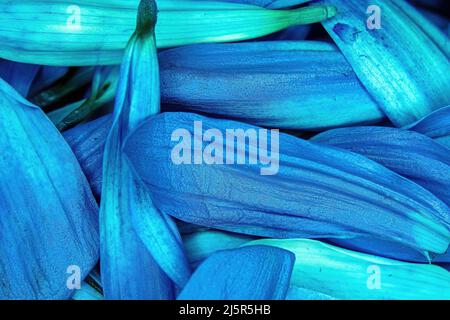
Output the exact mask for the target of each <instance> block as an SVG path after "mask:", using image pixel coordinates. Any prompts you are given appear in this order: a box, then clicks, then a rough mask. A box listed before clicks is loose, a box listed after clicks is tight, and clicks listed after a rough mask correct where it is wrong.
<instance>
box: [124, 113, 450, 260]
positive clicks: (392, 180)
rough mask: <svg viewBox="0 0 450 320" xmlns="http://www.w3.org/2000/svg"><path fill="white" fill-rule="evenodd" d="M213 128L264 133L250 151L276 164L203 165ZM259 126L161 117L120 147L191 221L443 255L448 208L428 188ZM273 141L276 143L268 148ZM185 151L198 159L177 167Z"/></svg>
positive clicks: (164, 206)
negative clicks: (367, 240) (365, 239)
mask: <svg viewBox="0 0 450 320" xmlns="http://www.w3.org/2000/svg"><path fill="white" fill-rule="evenodd" d="M199 126H201V128H200V127H199ZM194 127H196V128H197V129H194ZM210 129H215V130H216V132H217V131H218V132H219V133H216V134H217V136H218V137H219V138H220V136H219V134H220V135H221V136H222V137H226V131H227V130H228V131H229V130H242V131H241V132H245V131H247V130H250V132H254V133H255V132H256V133H255V135H258V134H260V135H261V140H260V143H261V144H260V148H259V149H257V150H254V149H253V151H252V154H253V155H255V152H258V153H259V159H261V156H263V157H264V159H265V157H270V156H269V155H268V152H267V151H268V149H269V145H272V146H273V147H270V150H271V158H270V161H265V160H267V159H265V160H264V162H265V163H264V164H262V163H257V164H249V161H248V160H247V161H245V164H236V163H235V164H228V165H227V164H225V160H224V159H222V160H223V161H222V162H221V161H220V158H219V159H218V160H217V163H216V164H206V163H205V162H203V160H202V159H203V155H204V154H205V152H206V151H205V152H204V151H203V150H204V149H205V148H206V146H208V145H210V143H207V142H206V141H203V140H202V137H203V131H205V132H206V130H210ZM260 129H261V128H258V127H253V126H250V125H247V124H244V123H239V122H234V121H229V120H217V119H211V118H207V117H203V116H199V115H195V114H190V113H165V114H161V115H157V116H154V117H151V118H149V119H148V120H146V121H145V122H144V123H143V124H142V125H141V126H139V128H137V129H136V130H135V131H134V132H133V133H132V134H131V135H130V136H129V137H128V140H127V142H126V143H125V147H124V150H125V154H126V156H127V157H128V158H129V160H130V161H131V163H132V165H133V166H134V168H135V169H136V171H137V173H138V174H139V175H140V177H141V178H142V180H143V181H144V183H145V184H146V185H147V187H148V188H149V189H150V190H151V191H152V194H153V195H154V203H155V205H156V206H157V207H158V208H159V209H160V210H161V211H162V212H165V213H168V214H170V215H173V216H175V217H177V218H179V219H180V220H183V221H186V222H190V223H194V224H199V225H203V226H208V227H213V228H217V229H222V230H229V231H233V232H238V233H245V234H253V235H259V236H268V237H281V238H287V237H308V238H310V237H311V238H321V237H322V238H323V237H329V238H353V237H357V236H362V235H364V236H369V237H372V238H375V239H377V238H380V239H387V240H391V241H394V242H398V243H402V244H403V245H405V246H408V247H411V248H413V249H415V250H417V251H419V252H421V253H426V252H427V251H430V252H435V253H443V252H445V251H446V250H447V248H448V245H449V241H450V233H449V230H448V224H445V223H444V222H443V221H446V220H445V219H446V218H447V217H448V211H449V208H448V207H447V206H446V205H445V204H444V203H443V202H441V201H440V200H439V199H437V198H436V197H435V196H434V195H433V194H431V193H430V192H429V191H427V190H425V189H424V188H422V187H420V186H419V185H417V184H415V183H413V182H411V181H409V180H407V179H405V178H403V177H401V176H399V175H397V174H395V173H394V172H392V171H390V170H388V169H386V168H385V167H383V166H381V165H379V164H377V163H376V162H374V161H371V160H369V159H367V158H365V157H363V156H361V155H358V154H355V153H351V152H348V151H344V150H340V149H337V148H332V147H327V146H323V145H319V144H314V143H310V142H307V141H304V140H302V139H298V138H295V137H293V136H289V135H286V134H279V139H278V140H279V141H277V133H276V132H272V133H271V137H269V134H268V132H266V131H264V130H263V131H261V130H262V129H261V130H260ZM252 130H254V131H252ZM180 132H182V133H183V135H182V136H181V138H180V136H178V138H175V139H174V138H173V136H172V135H173V134H174V133H176V134H178V133H180ZM210 132H211V131H210ZM233 132H236V131H233ZM264 132H265V135H264ZM149 137H151V139H150V138H149ZM231 138H232V139H233V136H231ZM181 140H182V141H181ZM267 140H269V141H271V142H269V143H267V144H265V143H264V142H267ZM191 141H194V143H195V145H194V147H193V148H192V143H191ZM261 141H263V142H261ZM222 142H223V141H222ZM277 142H278V143H277ZM230 143H231V142H228V144H229V147H230V146H231V145H230ZM186 144H187V146H186ZM223 144H224V143H222V145H220V144H219V146H218V147H217V152H218V154H220V149H221V148H223V147H224V145H223ZM251 145H256V142H255V141H254V140H253V142H252V144H251V143H250V142H249V139H245V143H244V142H243V141H242V142H240V143H238V144H235V150H236V152H237V153H238V154H241V155H246V154H247V153H248V152H247V151H248V150H249V148H251ZM261 145H262V146H261ZM276 145H278V146H279V150H278V149H277V147H276ZM180 146H183V147H182V148H180ZM185 146H186V147H185ZM175 147H176V148H175ZM210 148H211V147H210ZM180 150H181V151H182V152H183V155H184V152H186V155H189V153H191V155H192V152H194V157H195V159H197V160H195V159H194V160H195V161H196V162H195V163H193V162H192V161H191V162H190V161H184V160H185V159H186V158H183V159H182V160H183V161H182V162H179V161H178V160H179V159H178V158H177V157H179V154H178V151H180ZM231 150H233V149H231ZM181 151H180V153H181ZM224 154H225V152H224V151H223V149H222V155H224ZM264 155H265V156H264ZM206 156H207V153H206ZM231 156H233V154H232V153H231ZM247 156H248V154H247V155H246V159H247V158H248V157H247ZM173 157H175V158H173ZM233 157H234V156H233ZM231 159H232V158H230V160H231ZM174 160H176V161H174ZM191 160H192V157H191ZM278 160H279V161H278ZM208 161H209V160H208ZM176 163H178V164H176ZM189 163H190V164H189ZM220 163H224V164H220ZM229 163H231V161H230V162H229ZM277 165H278V167H277ZM277 169H278V171H277ZM269 170H272V171H270V172H269ZM262 173H264V174H268V173H270V174H272V175H261V174H262ZM273 173H274V174H273Z"/></svg>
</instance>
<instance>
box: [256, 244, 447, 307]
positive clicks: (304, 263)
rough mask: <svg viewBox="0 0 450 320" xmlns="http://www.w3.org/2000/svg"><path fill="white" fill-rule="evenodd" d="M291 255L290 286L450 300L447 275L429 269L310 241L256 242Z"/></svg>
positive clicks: (349, 295) (337, 293)
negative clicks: (285, 251) (293, 260)
mask: <svg viewBox="0 0 450 320" xmlns="http://www.w3.org/2000/svg"><path fill="white" fill-rule="evenodd" d="M248 245H273V246H276V247H279V248H282V249H285V250H289V251H291V252H293V253H294V254H295V264H294V270H293V272H292V278H291V286H295V287H301V288H305V289H310V290H313V291H316V292H320V293H323V294H325V295H329V296H331V297H334V298H336V299H356V300H358V299H374V300H385V299H387V300H392V299H401V300H404V299H420V300H427V299H439V300H440V299H445V300H448V299H450V273H449V272H448V271H446V270H445V269H443V268H440V267H438V266H435V265H431V264H415V263H407V262H401V261H396V260H392V259H385V258H380V257H377V256H372V255H368V254H363V253H359V252H356V251H350V250H345V249H341V248H338V247H334V246H331V245H327V244H324V243H321V242H319V241H314V240H306V239H288V240H270V239H264V240H257V241H253V242H250V243H249V244H248Z"/></svg>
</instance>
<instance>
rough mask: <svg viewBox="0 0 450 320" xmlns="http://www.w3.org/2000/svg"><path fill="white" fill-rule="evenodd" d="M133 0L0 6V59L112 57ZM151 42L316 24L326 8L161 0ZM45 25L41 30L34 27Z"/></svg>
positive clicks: (87, 61) (131, 23)
mask: <svg viewBox="0 0 450 320" xmlns="http://www.w3.org/2000/svg"><path fill="white" fill-rule="evenodd" d="M138 3H139V1H138V0H131V1H130V0H109V1H108V2H105V1H103V0H72V1H71V2H70V3H67V1H65V0H51V1H50V0H22V1H20V2H18V1H2V3H1V4H0V12H2V13H3V14H2V15H0V25H1V26H2V27H1V28H0V31H1V32H0V43H1V44H2V45H1V46H0V57H2V58H6V59H11V60H14V61H18V62H32V63H37V64H45V65H57V66H69V65H70V66H81V65H99V64H118V63H120V61H121V59H122V56H123V50H124V49H125V46H126V44H127V41H128V39H129V38H130V36H131V35H132V33H133V31H134V27H135V18H136V12H137V6H138ZM158 7H159V10H160V13H159V17H158V25H157V26H156V35H157V45H158V47H159V48H166V47H174V46H180V45H186V44H195V43H206V42H231V41H239V40H246V39H252V38H257V37H261V36H264V35H267V34H270V33H273V32H276V31H279V30H282V29H285V28H287V27H290V26H295V25H299V24H308V23H314V22H320V21H321V20H323V19H326V18H328V17H330V16H332V15H333V14H334V13H335V10H334V9H333V8H327V7H320V6H317V7H314V8H313V7H307V8H300V9H295V10H269V9H265V8H261V7H258V6H254V5H245V4H240V3H227V2H219V1H217V2H211V1H186V0H165V1H158ZM42 31H45V33H42Z"/></svg>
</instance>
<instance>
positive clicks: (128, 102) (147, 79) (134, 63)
mask: <svg viewBox="0 0 450 320" xmlns="http://www.w3.org/2000/svg"><path fill="white" fill-rule="evenodd" d="M156 13H157V9H156V4H155V2H154V1H150V0H143V1H141V4H140V5H139V10H138V17H137V27H136V32H135V33H134V34H133V36H132V37H131V39H130V41H129V43H128V45H127V48H126V50H125V56H124V59H123V63H122V66H121V71H120V78H119V84H118V90H117V95H116V102H115V107H114V116H113V123H112V126H111V130H110V132H109V135H108V138H107V141H106V145H105V154H104V158H103V187H102V194H101V206H100V235H101V242H100V247H101V276H102V285H103V291H104V295H105V298H107V299H168V298H169V299H170V298H172V294H173V285H172V283H171V281H170V280H169V278H168V277H170V278H171V279H172V280H173V281H174V282H175V283H176V284H177V285H178V286H179V287H182V286H183V285H184V284H185V283H186V282H187V280H188V278H189V276H190V269H189V265H188V262H187V259H186V257H185V255H184V252H183V244H182V241H181V237H180V235H179V234H178V230H177V229H176V226H175V225H174V223H173V222H172V221H171V220H170V218H169V217H168V216H166V215H165V214H161V213H160V212H159V211H158V210H157V209H156V208H155V207H154V206H153V203H152V200H151V195H150V194H149V192H148V191H147V189H146V188H145V186H143V184H142V183H141V182H140V181H139V180H137V179H135V177H134V176H133V174H132V171H131V170H130V167H129V165H128V163H127V162H126V160H125V158H124V157H123V153H122V145H123V141H124V139H125V137H126V136H127V134H128V132H129V131H130V130H132V129H133V128H135V127H136V126H137V125H139V124H140V122H141V121H142V120H143V119H145V118H146V117H148V116H150V115H153V114H156V113H157V112H159V77H158V60H157V54H156V44H155V38H154V25H155V24H156ZM166 273H167V275H166Z"/></svg>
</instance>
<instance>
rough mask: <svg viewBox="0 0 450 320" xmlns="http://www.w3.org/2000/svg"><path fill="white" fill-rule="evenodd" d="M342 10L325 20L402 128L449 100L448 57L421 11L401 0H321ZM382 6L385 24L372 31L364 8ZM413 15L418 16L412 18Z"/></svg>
mask: <svg viewBox="0 0 450 320" xmlns="http://www.w3.org/2000/svg"><path fill="white" fill-rule="evenodd" d="M319 3H320V4H325V5H333V6H335V7H336V8H337V9H338V14H337V15H336V16H335V17H334V18H333V19H330V20H328V21H324V22H323V25H324V27H325V29H326V30H327V31H328V33H329V34H330V36H331V37H332V38H333V40H334V41H335V42H336V44H337V45H338V47H339V48H340V49H341V51H342V53H343V54H344V56H345V57H346V58H347V60H348V61H349V63H350V64H351V65H352V67H353V70H354V71H355V73H356V74H357V75H358V77H359V79H360V80H361V82H362V84H363V85H364V86H365V87H366V88H367V90H368V91H369V93H370V94H371V95H372V97H373V98H374V100H375V101H377V102H378V104H379V105H380V107H381V108H382V109H383V110H384V112H385V113H386V115H387V116H388V117H389V119H390V120H391V121H392V122H393V123H394V124H395V125H396V126H399V127H402V126H405V125H408V124H411V123H413V122H415V121H417V120H419V119H420V118H422V117H424V116H426V115H427V114H429V113H431V112H432V111H433V110H436V109H438V108H442V107H444V106H446V105H448V103H449V101H450V62H449V60H448V57H447V56H446V55H445V53H444V52H443V51H442V50H441V48H440V47H439V45H438V44H437V42H436V41H434V40H433V38H431V37H430V32H432V33H433V34H437V33H439V32H440V31H437V30H435V31H430V30H429V29H428V28H427V26H428V24H427V25H420V24H419V22H420V21H417V19H416V20H415V19H414V17H416V16H418V15H420V13H418V12H416V11H415V9H414V8H410V7H408V9H407V12H405V10H404V8H405V7H407V5H406V4H405V3H404V1H403V0H396V1H391V0H377V1H371V0H323V1H320V2H319ZM371 5H378V6H379V7H380V9H381V29H374V30H369V29H368V28H367V26H366V23H365V22H366V21H367V19H368V18H369V15H368V14H367V13H366V12H367V9H368V8H369V6H371ZM412 16H414V17H412Z"/></svg>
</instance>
